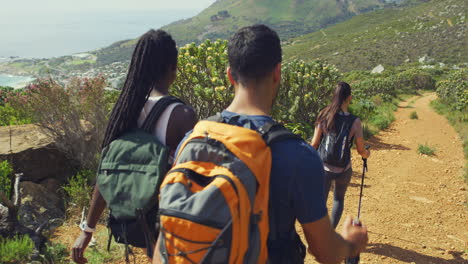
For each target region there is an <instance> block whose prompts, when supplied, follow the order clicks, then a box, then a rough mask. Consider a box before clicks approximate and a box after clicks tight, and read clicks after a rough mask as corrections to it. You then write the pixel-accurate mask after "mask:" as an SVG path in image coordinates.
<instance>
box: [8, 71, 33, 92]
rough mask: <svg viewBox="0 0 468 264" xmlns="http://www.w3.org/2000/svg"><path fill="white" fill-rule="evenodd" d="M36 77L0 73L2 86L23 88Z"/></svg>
mask: <svg viewBox="0 0 468 264" xmlns="http://www.w3.org/2000/svg"><path fill="white" fill-rule="evenodd" d="M33 80H34V78H32V77H29V76H14V75H9V74H1V73H0V86H10V87H13V88H23V87H24V86H26V85H28V84H29V83H30V82H32V81H33Z"/></svg>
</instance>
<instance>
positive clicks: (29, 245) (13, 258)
mask: <svg viewBox="0 0 468 264" xmlns="http://www.w3.org/2000/svg"><path fill="white" fill-rule="evenodd" d="M33 249H34V242H33V241H32V240H31V238H29V236H16V237H13V238H2V237H0V263H5V264H8V263H12V264H13V263H27V262H28V260H29V256H30V255H31V253H32V251H33Z"/></svg>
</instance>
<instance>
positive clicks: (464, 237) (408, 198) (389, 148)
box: [306, 93, 468, 264]
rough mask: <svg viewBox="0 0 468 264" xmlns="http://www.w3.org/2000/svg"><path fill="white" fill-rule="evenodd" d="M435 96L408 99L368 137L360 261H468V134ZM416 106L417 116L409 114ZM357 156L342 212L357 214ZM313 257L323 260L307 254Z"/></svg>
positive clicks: (358, 176)
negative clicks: (466, 139) (466, 142)
mask: <svg viewBox="0 0 468 264" xmlns="http://www.w3.org/2000/svg"><path fill="white" fill-rule="evenodd" d="M435 98H436V95H435V94H433V93H428V94H425V95H423V96H421V97H415V98H412V99H410V100H408V101H406V102H403V103H402V104H400V107H399V109H398V111H397V112H396V113H395V117H396V120H395V122H394V123H393V124H392V125H391V126H390V128H388V129H386V130H384V131H382V132H380V133H379V134H378V135H377V136H375V137H374V138H372V139H371V140H369V143H370V145H371V146H372V149H371V151H372V153H371V157H370V158H369V161H368V166H369V172H368V173H366V179H365V188H364V198H363V207H362V210H361V219H362V221H363V222H364V223H365V224H366V225H367V226H368V229H369V247H368V249H367V250H366V252H365V253H363V254H361V262H360V263H417V264H427V263H447V264H449V263H468V220H467V212H468V210H467V205H466V203H467V184H466V183H464V181H463V165H464V156H463V148H462V142H461V140H460V138H459V136H458V135H457V133H456V131H455V130H454V129H453V128H452V127H451V126H450V124H449V123H448V122H447V120H446V119H445V118H444V117H443V116H440V115H438V114H436V113H435V112H434V111H432V109H431V108H430V106H429V103H430V101H432V100H434V99H435ZM412 111H416V112H417V114H418V116H419V119H418V120H411V119H410V118H409V115H410V113H411V112H412ZM419 144H428V145H429V146H431V147H435V149H436V152H435V155H434V156H432V157H429V156H425V155H422V156H421V155H419V154H418V153H417V148H418V145H419ZM353 155H355V156H357V155H356V154H355V153H353ZM353 164H354V166H353V167H354V171H355V172H354V175H353V179H352V182H351V185H350V187H349V188H348V192H347V194H346V200H345V212H344V213H343V218H342V219H344V217H345V216H346V215H356V214H357V204H358V199H359V187H360V177H361V173H362V162H361V160H358V159H355V160H354V163H353ZM330 202H331V198H330V199H329V204H328V205H329V210H330V209H331V204H330ZM337 230H341V224H340V225H339V226H338V229H337ZM306 263H316V262H315V261H314V260H313V258H312V257H311V256H308V258H307V261H306Z"/></svg>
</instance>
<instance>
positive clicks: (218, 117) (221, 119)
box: [205, 113, 224, 123]
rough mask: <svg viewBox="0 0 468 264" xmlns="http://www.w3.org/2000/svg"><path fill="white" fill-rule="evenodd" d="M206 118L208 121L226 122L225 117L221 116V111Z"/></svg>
mask: <svg viewBox="0 0 468 264" xmlns="http://www.w3.org/2000/svg"><path fill="white" fill-rule="evenodd" d="M205 120H206V121H213V122H219V123H223V122H224V119H223V117H222V116H221V113H216V115H214V116H210V117H208V118H207V119H205Z"/></svg>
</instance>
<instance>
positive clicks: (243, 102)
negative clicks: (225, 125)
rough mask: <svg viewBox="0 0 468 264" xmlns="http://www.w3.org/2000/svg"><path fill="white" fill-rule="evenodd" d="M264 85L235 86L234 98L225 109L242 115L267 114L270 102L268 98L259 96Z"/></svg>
mask: <svg viewBox="0 0 468 264" xmlns="http://www.w3.org/2000/svg"><path fill="white" fill-rule="evenodd" d="M263 88H264V87H260V86H258V87H249V88H247V87H243V86H239V87H237V88H236V95H235V96H234V100H232V103H231V104H230V105H229V107H228V108H227V109H226V110H227V111H229V112H233V113H237V114H243V115H264V116H269V115H270V112H271V102H269V100H268V98H266V96H265V97H261V96H260V95H262V94H264V93H262V89H263Z"/></svg>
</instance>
